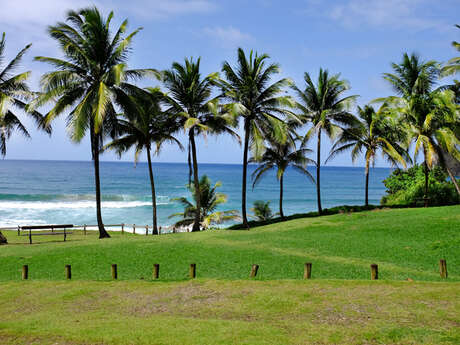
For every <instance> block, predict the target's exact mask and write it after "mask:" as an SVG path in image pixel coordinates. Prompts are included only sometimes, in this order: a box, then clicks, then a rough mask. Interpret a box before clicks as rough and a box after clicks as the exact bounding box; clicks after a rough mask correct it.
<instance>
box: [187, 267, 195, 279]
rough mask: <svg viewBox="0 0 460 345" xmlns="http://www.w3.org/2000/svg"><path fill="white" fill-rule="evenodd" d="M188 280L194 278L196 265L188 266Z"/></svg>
mask: <svg viewBox="0 0 460 345" xmlns="http://www.w3.org/2000/svg"><path fill="white" fill-rule="evenodd" d="M189 273H190V279H194V278H195V277H196V264H190V271H189Z"/></svg>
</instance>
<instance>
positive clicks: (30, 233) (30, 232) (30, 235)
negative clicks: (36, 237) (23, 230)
mask: <svg viewBox="0 0 460 345" xmlns="http://www.w3.org/2000/svg"><path fill="white" fill-rule="evenodd" d="M29 244H32V230H31V229H29Z"/></svg>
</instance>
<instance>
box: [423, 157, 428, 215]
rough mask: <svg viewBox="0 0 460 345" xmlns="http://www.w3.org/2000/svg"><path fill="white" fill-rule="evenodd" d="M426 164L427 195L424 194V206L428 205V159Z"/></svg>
mask: <svg viewBox="0 0 460 345" xmlns="http://www.w3.org/2000/svg"><path fill="white" fill-rule="evenodd" d="M424 166H425V195H424V196H423V201H424V204H425V205H424V206H425V207H428V164H427V163H426V159H425V162H424Z"/></svg>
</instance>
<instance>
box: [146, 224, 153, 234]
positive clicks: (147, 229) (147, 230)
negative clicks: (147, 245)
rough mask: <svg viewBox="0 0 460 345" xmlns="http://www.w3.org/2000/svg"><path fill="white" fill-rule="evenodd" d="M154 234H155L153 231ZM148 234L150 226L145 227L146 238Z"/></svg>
mask: <svg viewBox="0 0 460 345" xmlns="http://www.w3.org/2000/svg"><path fill="white" fill-rule="evenodd" d="M152 232H153V230H152ZM148 234H149V226H148V225H146V226H145V236H147V235H148Z"/></svg>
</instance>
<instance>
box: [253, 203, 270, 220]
mask: <svg viewBox="0 0 460 345" xmlns="http://www.w3.org/2000/svg"><path fill="white" fill-rule="evenodd" d="M251 211H252V212H253V213H254V216H253V218H254V219H256V220H258V221H264V220H269V219H272V218H273V217H274V216H275V215H274V214H273V212H272V210H271V208H270V201H267V202H265V201H263V200H256V201H254V206H253V207H252V208H251Z"/></svg>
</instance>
